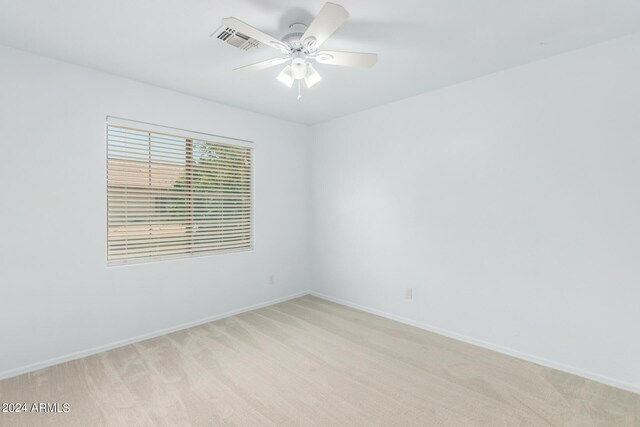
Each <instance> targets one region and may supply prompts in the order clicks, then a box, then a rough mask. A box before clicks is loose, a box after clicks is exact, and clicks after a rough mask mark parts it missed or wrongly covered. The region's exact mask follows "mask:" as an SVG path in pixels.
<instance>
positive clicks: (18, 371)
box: [0, 291, 309, 380]
mask: <svg viewBox="0 0 640 427" xmlns="http://www.w3.org/2000/svg"><path fill="white" fill-rule="evenodd" d="M308 294H309V292H308V291H304V292H298V293H295V294H292V295H287V296H284V297H281V298H276V299H273V300H270V301H266V302H262V303H259V304H253V305H250V306H247V307H243V308H239V309H237V310H231V311H227V312H226V313H222V314H217V315H214V316H209V317H205V318H203V319H199V320H195V321H192V322H187V323H182V324H180V325H177V326H172V327H170V328H165V329H160V330H158V331H154V332H150V333H148V334H143V335H138V336H136V337H133V338H127V339H125V340H121V341H116V342H113V343H110V344H105V345H101V346H98V347H93V348H89V349H86V350H82V351H78V352H75V353H71V354H66V355H64V356H59V357H54V358H52V359H48V360H44V361H42V362H36V363H32V364H30V365H25V366H21V367H19V368H14V369H9V370H6V371H2V372H0V380H3V379H6V378H11V377H15V376H18V375H22V374H26V373H28V372H33V371H37V370H39V369H43V368H48V367H50V366H53V365H59V364H60V363H64V362H69V361H71V360H76V359H81V358H83V357H87V356H91V355H94V354H97V353H102V352H103V351H108V350H113V349H115V348H118V347H123V346H125V345H129V344H134V343H137V342H140V341H145V340H148V339H151V338H156V337H159V336H161V335H166V334H170V333H172V332H177V331H180V330H182V329H188V328H192V327H194V326H198V325H202V324H205V323H209V322H213V321H215V320H220V319H224V318H225V317H230V316H235V315H236V314H240V313H245V312H247V311H251V310H256V309H258V308H263V307H268V306H270V305H273V304H278V303H280V302H284V301H289V300H291V299H294V298H299V297H302V296H305V295H308Z"/></svg>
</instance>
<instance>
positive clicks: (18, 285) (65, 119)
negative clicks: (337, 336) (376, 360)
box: [0, 47, 310, 377]
mask: <svg viewBox="0 0 640 427" xmlns="http://www.w3.org/2000/svg"><path fill="white" fill-rule="evenodd" d="M0 64H2V65H1V66H0V121H1V123H0V147H1V148H2V149H1V151H0V185H1V189H2V190H1V193H2V197H1V201H0V239H1V243H0V336H1V337H2V339H1V340H0V377H2V376H7V375H11V374H15V373H17V372H20V371H21V370H22V369H23V368H25V367H26V369H32V368H34V367H37V366H40V365H38V364H39V363H41V362H44V363H46V361H47V360H51V359H56V358H58V357H64V356H65V355H69V354H71V353H75V352H81V351H85V350H88V349H92V348H95V347H98V346H103V345H109V344H111V343H114V342H118V341H121V340H128V339H132V338H135V337H137V336H140V335H144V334H149V333H153V332H155V331H158V330H161V329H163V328H171V327H175V326H177V325H181V324H184V323H188V322H193V321H197V320H199V319H203V318H206V317H209V316H215V315H220V314H223V313H225V312H229V311H230V310H235V309H240V308H243V307H246V306H249V305H252V304H258V303H262V302H266V301H269V300H273V299H275V298H279V297H284V296H287V295H291V294H294V293H297V292H302V291H306V290H307V289H308V288H309V285H310V281H309V280H310V278H309V264H308V252H309V237H308V236H309V232H308V231H309V224H308V218H309V212H308V209H309V202H310V200H309V197H308V192H307V190H308V187H309V171H308V170H309V156H308V154H309V142H308V141H309V135H310V130H309V128H307V127H306V126H303V125H298V124H292V123H288V122H285V121H281V120H277V119H273V118H269V117H266V116H263V115H259V114H253V113H249V112H246V111H242V110H238V109H233V108H228V107H225V106H221V105H219V104H214V103H211V102H208V101H204V100H201V99H197V98H193V97H189V96H185V95H182V94H179V93H176V92H171V91H168V90H164V89H160V88H157V87H153V86H149V85H145V84H141V83H137V82H134V81H130V80H126V79H122V78H118V77H115V76H112V75H108V74H104V73H101V72H98V71H94V70H90V69H86V68H81V67H77V66H74V65H70V64H66V63H62V62H57V61H53V60H50V59H46V58H43V57H39V56H34V55H31V54H28V53H25V52H20V51H17V50H12V49H9V48H4V47H0ZM108 114H109V115H115V116H120V117H126V118H130V119H135V120H142V121H147V122H152V123H158V124H163V125H167V126H175V127H180V128H185V129H191V130H195V131H202V132H209V133H214V134H221V135H226V136H231V137H236V138H244V139H249V140H254V141H255V194H256V198H255V250H254V251H251V252H243V253H236V254H227V255H217V256H206V257H199V258H192V259H183V260H178V261H165V262H157V263H152V264H140V265H133V266H126V267H112V268H107V267H106V266H105V260H106V238H105V233H106V231H105V227H106V216H105V210H106V195H105V192H106V177H105V116H106V115H108ZM270 274H274V275H275V284H274V285H269V280H268V278H269V275H270ZM32 364H36V365H32ZM30 365H31V366H30Z"/></svg>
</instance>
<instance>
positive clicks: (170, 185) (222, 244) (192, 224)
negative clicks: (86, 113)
mask: <svg viewBox="0 0 640 427" xmlns="http://www.w3.org/2000/svg"><path fill="white" fill-rule="evenodd" d="M142 127H146V126H143V125H141V126H135V127H129V126H121V125H112V124H108V125H107V211H108V212H107V223H108V227H107V229H108V230H107V260H108V262H110V263H111V262H122V261H128V260H144V259H149V258H156V257H168V256H173V257H175V256H189V255H194V254H196V255H197V254H205V253H214V252H221V251H232V250H241V249H249V248H251V247H252V223H253V221H252V211H253V209H252V205H253V203H252V172H253V162H252V153H251V148H249V147H244V146H240V145H231V144H225V143H220V142H217V141H208V140H203V139H196V138H191V137H189V136H184V135H182V136H181V135H176V134H173V133H180V132H179V131H171V132H163V131H158V130H150V129H143V128H142ZM154 129H155V128H154ZM212 139H214V138H212Z"/></svg>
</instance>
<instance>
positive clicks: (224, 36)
mask: <svg viewBox="0 0 640 427" xmlns="http://www.w3.org/2000/svg"><path fill="white" fill-rule="evenodd" d="M214 36H215V37H216V38H217V39H219V40H222V41H224V42H227V43H229V44H230V45H231V46H235V47H237V48H238V49H242V50H250V49H253V48H255V47H258V45H260V42H259V41H258V40H255V39H252V38H251V37H249V36H245V35H244V34H242V33H239V32H237V31H236V30H234V29H233V28H229V27H227V26H224V25H223V26H222V27H220V28H218V29H217V30H216V32H215V33H213V34H211V37H214Z"/></svg>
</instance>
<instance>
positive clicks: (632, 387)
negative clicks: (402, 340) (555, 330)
mask: <svg viewBox="0 0 640 427" xmlns="http://www.w3.org/2000/svg"><path fill="white" fill-rule="evenodd" d="M309 294H310V295H313V296H315V297H318V298H321V299H324V300H327V301H331V302H335V303H336V304H341V305H345V306H347V307H351V308H355V309H356V310H361V311H365V312H367V313H371V314H375V315H377V316H380V317H385V318H387V319H391V320H395V321H396V322H400V323H404V324H406V325H410V326H415V327H416V328H420V329H424V330H425V331H429V332H433V333H436V334H438V335H444V336H445V337H449V338H453V339H455V340H458V341H463V342H466V343H468V344H472V345H476V346H478V347H482V348H486V349H488V350H493V351H496V352H498V353H502V354H506V355H508V356H513V357H516V358H518V359H523V360H526V361H528V362H532V363H536V364H538V365H542V366H546V367H547V368H552V369H557V370H558V371H563V372H567V373H569V374H573V375H577V376H579V377H583V378H587V379H590V380H593V381H597V382H599V383H603V384H606V385H609V386H612V387H616V388H620V389H623V390H627V391H630V392H632V393H638V394H640V385H637V384H631V383H628V382H626V381H622V380H618V379H615V378H611V377H608V376H605V375H600V374H596V373H593V372H589V371H585V370H583V369H580V368H576V367H573V366H569V365H565V364H563V363H557V362H554V361H552V360H548V359H544V358H542V357H538V356H534V355H531V354H527V353H523V352H520V351H518V350H513V349H510V348H507V347H503V346H501V345H497V344H492V343H489V342H486V341H482V340H479V339H476V338H471V337H468V336H466V335H462V334H458V333H456V332H451V331H448V330H445V329H442V328H438V327H435V326H431V325H427V324H424V323H420V322H416V321H414V320H411V319H406V318H404V317H401V316H396V315H395V314H390V313H387V312H384V311H381V310H376V309H373V308H369V307H364V306H362V305H360V304H356V303H353V302H351V301H346V300H343V299H340V298H335V297H332V296H329V295H325V294H321V293H319V292H315V291H311V292H309Z"/></svg>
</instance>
